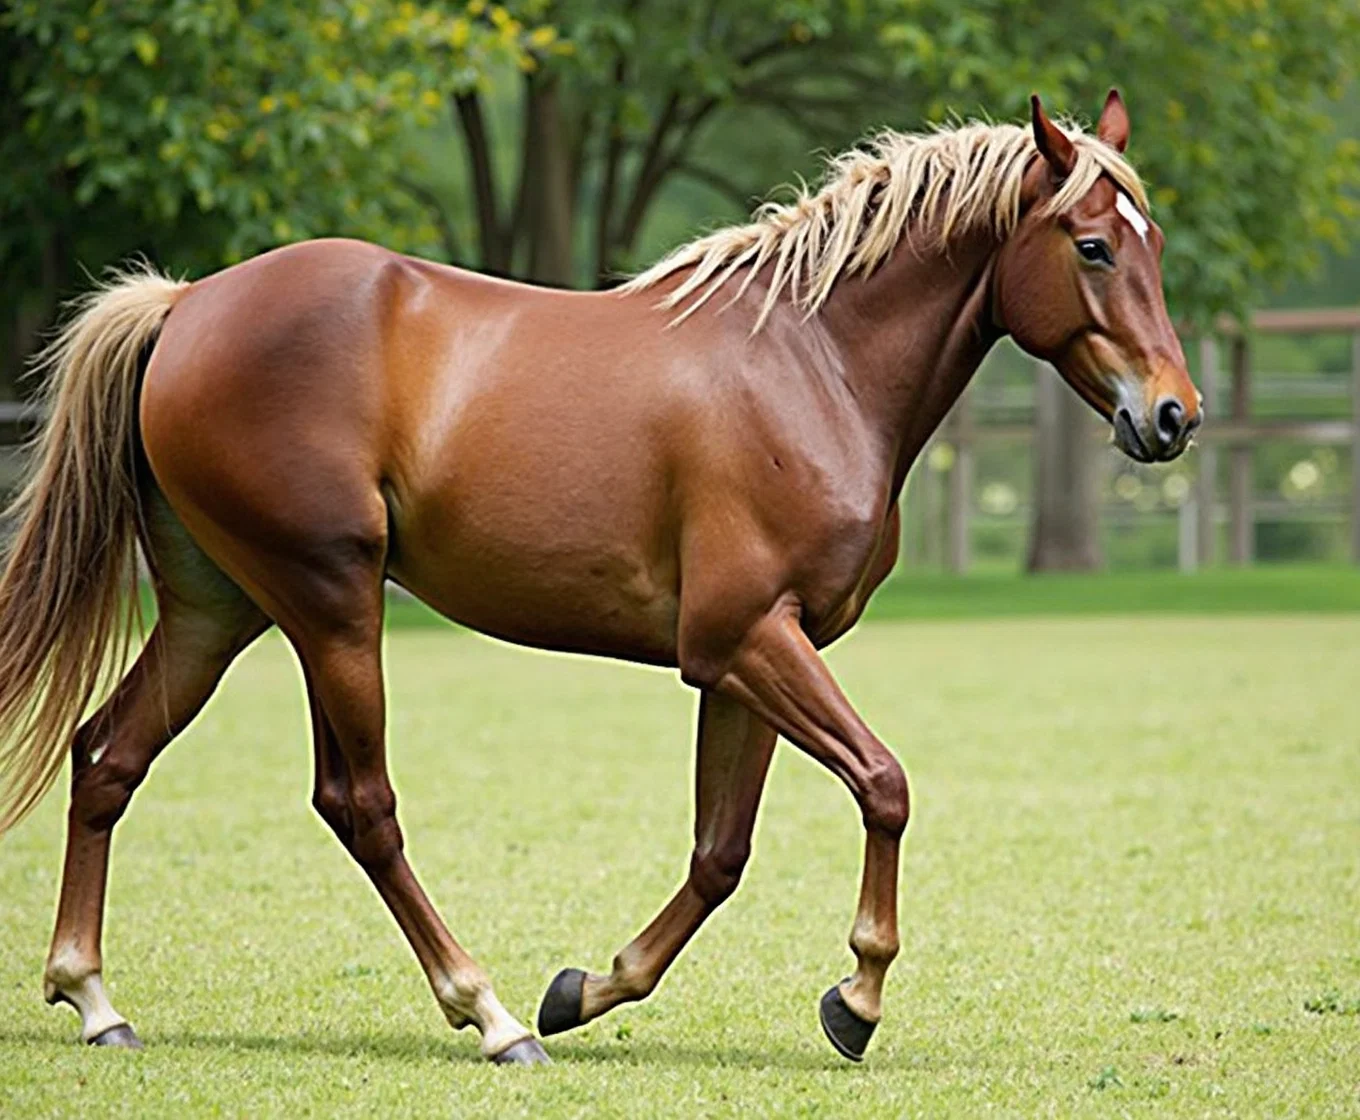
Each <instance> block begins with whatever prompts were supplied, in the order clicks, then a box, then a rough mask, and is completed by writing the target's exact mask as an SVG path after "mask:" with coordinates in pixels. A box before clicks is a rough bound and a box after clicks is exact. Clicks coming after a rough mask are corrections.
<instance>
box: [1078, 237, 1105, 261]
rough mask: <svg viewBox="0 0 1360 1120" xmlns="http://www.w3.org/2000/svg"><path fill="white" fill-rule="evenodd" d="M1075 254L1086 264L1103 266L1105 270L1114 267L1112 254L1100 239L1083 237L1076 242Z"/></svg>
mask: <svg viewBox="0 0 1360 1120" xmlns="http://www.w3.org/2000/svg"><path fill="white" fill-rule="evenodd" d="M1077 252H1078V253H1080V254H1081V259H1082V260H1084V261H1086V262H1087V263H1088V264H1103V265H1105V266H1106V267H1107V268H1113V267H1114V252H1113V251H1112V250H1111V249H1110V246H1109V244H1108V243H1107V242H1106V241H1105V240H1104V239H1102V238H1099V237H1083V238H1082V239H1081V240H1080V241H1078V242H1077Z"/></svg>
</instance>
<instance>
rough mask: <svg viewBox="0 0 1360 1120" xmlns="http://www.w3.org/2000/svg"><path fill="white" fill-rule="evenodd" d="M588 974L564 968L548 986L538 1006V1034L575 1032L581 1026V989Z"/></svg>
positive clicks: (544, 1035)
mask: <svg viewBox="0 0 1360 1120" xmlns="http://www.w3.org/2000/svg"><path fill="white" fill-rule="evenodd" d="M585 982H586V974H585V973H584V972H582V971H581V970H580V969H579V968H564V969H563V970H562V971H561V972H559V973H558V974H557V975H556V976H554V977H553V982H552V983H551V984H549V985H548V990H547V991H546V992H545V993H544V994H543V1002H542V1003H541V1004H539V1006H538V1033H539V1034H541V1035H542V1036H543V1037H544V1038H547V1037H548V1035H550V1034H561V1033H562V1032H563V1031H570V1030H575V1029H576V1028H577V1027H579V1026H580V1025H581V989H582V988H583V987H584V985H585Z"/></svg>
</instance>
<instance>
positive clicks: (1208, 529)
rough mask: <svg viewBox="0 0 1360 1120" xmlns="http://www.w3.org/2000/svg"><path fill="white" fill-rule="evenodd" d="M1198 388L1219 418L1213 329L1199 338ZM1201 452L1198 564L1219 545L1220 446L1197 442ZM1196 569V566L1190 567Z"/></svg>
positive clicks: (1209, 414) (1211, 416)
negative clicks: (1217, 511)
mask: <svg viewBox="0 0 1360 1120" xmlns="http://www.w3.org/2000/svg"><path fill="white" fill-rule="evenodd" d="M1199 388H1200V392H1201V393H1203V394H1204V412H1205V416H1206V418H1207V420H1208V422H1209V423H1211V424H1212V423H1213V422H1214V420H1216V419H1217V418H1218V338H1217V337H1216V336H1215V335H1214V333H1213V331H1212V329H1210V330H1206V331H1205V333H1204V334H1202V335H1201V336H1200V340H1199ZM1195 448H1196V451H1197V452H1198V453H1199V472H1198V474H1197V475H1196V476H1195V566H1196V567H1201V568H1203V567H1208V566H1209V565H1210V564H1212V563H1213V562H1214V553H1215V551H1217V550H1216V548H1215V546H1216V545H1217V544H1218V541H1217V540H1216V537H1217V526H1216V525H1215V524H1214V509H1215V506H1216V505H1217V498H1218V449H1217V448H1216V447H1215V446H1214V445H1213V444H1212V443H1209V442H1203V443H1198V444H1196V445H1195ZM1191 570H1193V569H1191Z"/></svg>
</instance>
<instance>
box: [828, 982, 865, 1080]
mask: <svg viewBox="0 0 1360 1120" xmlns="http://www.w3.org/2000/svg"><path fill="white" fill-rule="evenodd" d="M843 983H845V981H844V980H842V981H841V984H843ZM818 1018H820V1019H821V1021H822V1030H824V1031H825V1032H826V1037H827V1038H828V1039H830V1041H831V1045H832V1046H834V1047H835V1048H836V1052H837V1053H839V1054H840V1055H841V1057H843V1058H849V1059H850V1060H851V1061H852V1062H862V1061H864V1051H865V1049H866V1048H867V1047H868V1045H869V1039H871V1038H873V1037H874V1028H875V1027H876V1026H878V1024H877V1023H866V1022H865V1021H864V1020H863V1019H861V1018H860V1017H859V1016H858V1015H856V1014H855V1013H854V1012H853V1011H851V1010H850V1008H849V1006H847V1004H846V1002H845V1000H844V999H842V998H841V985H840V984H837V985H836V986H835V987H834V988H832V989H831V991H829V992H827V993H826V995H824V996H822V1006H821V1008H820V1010H819V1013H818Z"/></svg>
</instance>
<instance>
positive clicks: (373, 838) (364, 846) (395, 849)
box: [349, 782, 403, 870]
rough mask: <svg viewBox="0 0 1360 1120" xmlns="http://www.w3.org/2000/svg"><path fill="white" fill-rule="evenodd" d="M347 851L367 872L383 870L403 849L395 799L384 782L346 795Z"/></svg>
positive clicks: (354, 789) (351, 790)
mask: <svg viewBox="0 0 1360 1120" xmlns="http://www.w3.org/2000/svg"><path fill="white" fill-rule="evenodd" d="M349 818H350V828H351V830H352V834H351V837H350V851H351V852H352V853H353V854H354V858H355V859H356V860H357V861H358V862H359V864H360V866H362V867H364V868H367V869H369V870H373V869H377V868H381V867H386V866H387V865H388V864H390V863H391V862H392V861H393V860H394V859H396V858H397V857H398V856H399V855H401V852H402V848H403V841H402V836H401V826H400V825H398V824H397V798H396V795H395V794H394V793H393V792H392V787H391V786H390V785H388V784H387V783H386V782H383V783H382V784H381V785H372V786H352V787H351V788H350V791H349Z"/></svg>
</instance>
